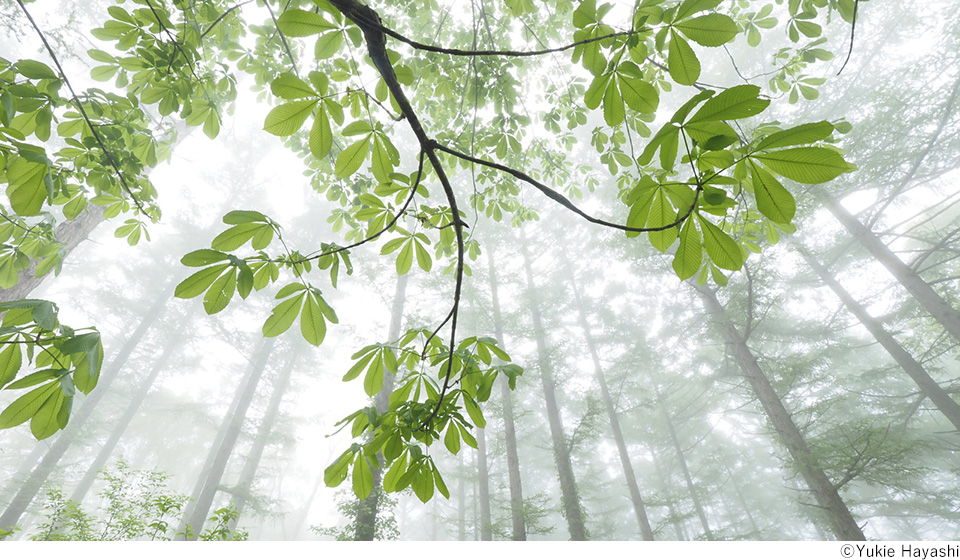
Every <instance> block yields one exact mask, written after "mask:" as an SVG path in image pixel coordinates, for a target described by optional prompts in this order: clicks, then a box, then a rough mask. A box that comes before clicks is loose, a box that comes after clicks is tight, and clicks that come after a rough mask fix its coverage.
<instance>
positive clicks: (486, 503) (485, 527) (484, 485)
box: [477, 428, 493, 541]
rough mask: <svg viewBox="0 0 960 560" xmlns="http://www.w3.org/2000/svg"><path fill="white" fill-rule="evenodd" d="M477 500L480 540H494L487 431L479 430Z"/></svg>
mask: <svg viewBox="0 0 960 560" xmlns="http://www.w3.org/2000/svg"><path fill="white" fill-rule="evenodd" d="M477 499H478V500H479V501H480V504H479V505H480V519H479V522H480V523H479V525H480V540H481V541H492V540H493V523H492V521H491V519H490V474H489V472H488V470H487V431H486V430H485V429H482V428H481V429H478V430H477Z"/></svg>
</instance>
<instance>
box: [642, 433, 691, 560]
mask: <svg viewBox="0 0 960 560" xmlns="http://www.w3.org/2000/svg"><path fill="white" fill-rule="evenodd" d="M653 451H654V450H653V449H651V450H650V452H651V453H653ZM653 469H654V470H655V471H657V478H659V479H660V486H661V488H663V500H664V501H665V502H666V503H667V512H668V513H669V514H670V522H671V524H672V525H673V530H674V531H675V532H676V533H677V540H680V541H685V540H688V538H687V532H686V531H685V530H684V529H683V525H682V524H681V523H680V515H679V514H678V513H677V508H676V506H674V505H673V500H671V499H670V494H669V493H668V492H669V489H670V481H669V480H667V477H666V475H665V474H664V473H663V468H662V467H661V466H660V461H659V460H658V459H657V455H656V453H653Z"/></svg>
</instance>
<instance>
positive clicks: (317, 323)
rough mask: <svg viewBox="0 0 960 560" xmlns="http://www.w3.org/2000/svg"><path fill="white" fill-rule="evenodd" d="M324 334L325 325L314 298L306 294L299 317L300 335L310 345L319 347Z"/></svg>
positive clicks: (310, 294)
mask: <svg viewBox="0 0 960 560" xmlns="http://www.w3.org/2000/svg"><path fill="white" fill-rule="evenodd" d="M326 333H327V324H326V322H325V321H324V320H323V313H322V312H321V311H320V305H319V304H318V303H317V299H316V296H315V295H314V294H312V293H308V294H307V299H306V301H305V302H304V305H303V313H302V314H301V315H300V334H302V335H303V339H304V340H306V341H307V342H309V343H310V344H312V345H314V346H320V343H322V342H323V337H324V335H326Z"/></svg>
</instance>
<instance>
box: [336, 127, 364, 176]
mask: <svg viewBox="0 0 960 560" xmlns="http://www.w3.org/2000/svg"><path fill="white" fill-rule="evenodd" d="M369 151H370V135H367V136H365V137H364V138H363V139H362V140H358V141H356V142H354V143H353V144H350V145H349V146H347V147H346V148H344V150H343V151H342V152H340V155H338V156H337V163H336V165H335V166H334V173H335V174H336V176H337V177H340V178H341V179H343V178H345V177H349V176H351V175H353V174H354V173H356V172H357V170H358V169H360V166H361V165H363V162H364V160H366V159H367V153H368V152H369Z"/></svg>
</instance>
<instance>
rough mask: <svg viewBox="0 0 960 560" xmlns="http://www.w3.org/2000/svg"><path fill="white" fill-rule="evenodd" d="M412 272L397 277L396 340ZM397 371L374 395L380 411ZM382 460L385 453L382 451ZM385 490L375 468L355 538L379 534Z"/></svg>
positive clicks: (393, 322) (391, 336)
mask: <svg viewBox="0 0 960 560" xmlns="http://www.w3.org/2000/svg"><path fill="white" fill-rule="evenodd" d="M409 278H410V277H409V276H408V275H406V274H405V275H403V276H399V277H398V278H397V286H396V288H395V289H394V292H393V305H392V307H391V309H390V327H389V330H388V332H387V340H388V341H394V340H397V339H398V338H400V326H401V323H402V321H403V304H404V302H405V301H406V294H407V281H408V279H409ZM393 382H394V375H393V374H391V373H389V372H387V373H386V374H385V375H384V377H383V387H382V388H381V389H380V391H379V392H378V393H377V395H376V397H374V399H373V403H374V406H375V407H376V408H377V410H378V411H386V410H387V409H389V408H390V393H392V392H393ZM378 459H379V460H380V461H381V462H382V461H383V455H378ZM381 494H383V472H382V471H381V469H380V468H375V469H373V490H371V491H370V495H369V496H367V497H366V498H365V499H364V500H362V501H360V503H359V504H358V505H357V520H356V526H355V527H356V529H355V531H354V540H358V541H372V540H374V539H375V538H376V536H377V515H379V514H380V496H381Z"/></svg>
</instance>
